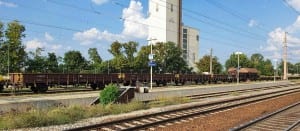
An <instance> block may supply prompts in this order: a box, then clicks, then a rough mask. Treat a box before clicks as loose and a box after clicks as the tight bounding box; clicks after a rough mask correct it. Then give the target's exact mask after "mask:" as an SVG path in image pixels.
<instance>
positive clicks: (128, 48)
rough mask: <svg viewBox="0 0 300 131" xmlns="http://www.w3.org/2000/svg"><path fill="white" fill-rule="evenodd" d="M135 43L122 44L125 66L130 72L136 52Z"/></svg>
mask: <svg viewBox="0 0 300 131" xmlns="http://www.w3.org/2000/svg"><path fill="white" fill-rule="evenodd" d="M137 46H138V43H137V42H133V41H129V42H127V43H124V44H123V48H124V52H125V57H126V62H127V64H126V65H127V66H128V68H129V69H130V70H132V69H134V59H135V57H134V54H135V53H136V52H137Z"/></svg>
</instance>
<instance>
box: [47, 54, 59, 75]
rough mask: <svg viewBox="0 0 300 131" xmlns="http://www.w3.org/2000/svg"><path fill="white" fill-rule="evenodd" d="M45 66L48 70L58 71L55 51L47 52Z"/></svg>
mask: <svg viewBox="0 0 300 131" xmlns="http://www.w3.org/2000/svg"><path fill="white" fill-rule="evenodd" d="M46 62H47V68H48V71H49V72H52V73H54V72H59V68H58V58H57V57H56V55H55V53H48V57H47V59H46Z"/></svg>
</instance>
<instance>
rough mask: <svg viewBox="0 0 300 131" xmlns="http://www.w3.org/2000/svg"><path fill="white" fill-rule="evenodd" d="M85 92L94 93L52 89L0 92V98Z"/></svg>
mask: <svg viewBox="0 0 300 131" xmlns="http://www.w3.org/2000/svg"><path fill="white" fill-rule="evenodd" d="M87 91H94V90H92V89H84V88H83V89H53V90H48V91H47V92H44V93H33V92H32V91H10V92H9V91H7V92H1V93H0V97H3V96H22V95H41V94H56V93H71V92H87Z"/></svg>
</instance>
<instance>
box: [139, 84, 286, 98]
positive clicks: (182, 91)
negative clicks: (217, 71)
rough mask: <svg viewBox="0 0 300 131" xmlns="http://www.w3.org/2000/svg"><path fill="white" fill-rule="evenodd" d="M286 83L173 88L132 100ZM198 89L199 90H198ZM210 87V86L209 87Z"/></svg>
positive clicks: (156, 90)
mask: <svg viewBox="0 0 300 131" xmlns="http://www.w3.org/2000/svg"><path fill="white" fill-rule="evenodd" d="M289 83H290V82H288V81H282V82H276V83H271V82H268V83H257V84H240V85H216V86H215V87H214V86H213V88H203V86H196V87H192V88H185V87H175V88H168V89H164V88H162V89H159V88H157V89H155V90H153V91H151V92H150V93H146V94H140V93H136V94H135V98H134V100H137V101H150V100H155V99H159V98H165V97H184V96H191V95H201V94H207V93H213V92H220V91H233V90H240V89H253V88H261V87H268V86H279V85H285V84H289ZM199 87H200V88H199ZM209 87H212V86H209Z"/></svg>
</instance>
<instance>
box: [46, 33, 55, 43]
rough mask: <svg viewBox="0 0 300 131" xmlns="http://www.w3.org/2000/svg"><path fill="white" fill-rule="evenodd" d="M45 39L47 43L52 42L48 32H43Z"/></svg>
mask: <svg viewBox="0 0 300 131" xmlns="http://www.w3.org/2000/svg"><path fill="white" fill-rule="evenodd" d="M45 39H46V40H47V41H53V40H54V39H53V36H51V35H50V34H49V33H48V32H45Z"/></svg>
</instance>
